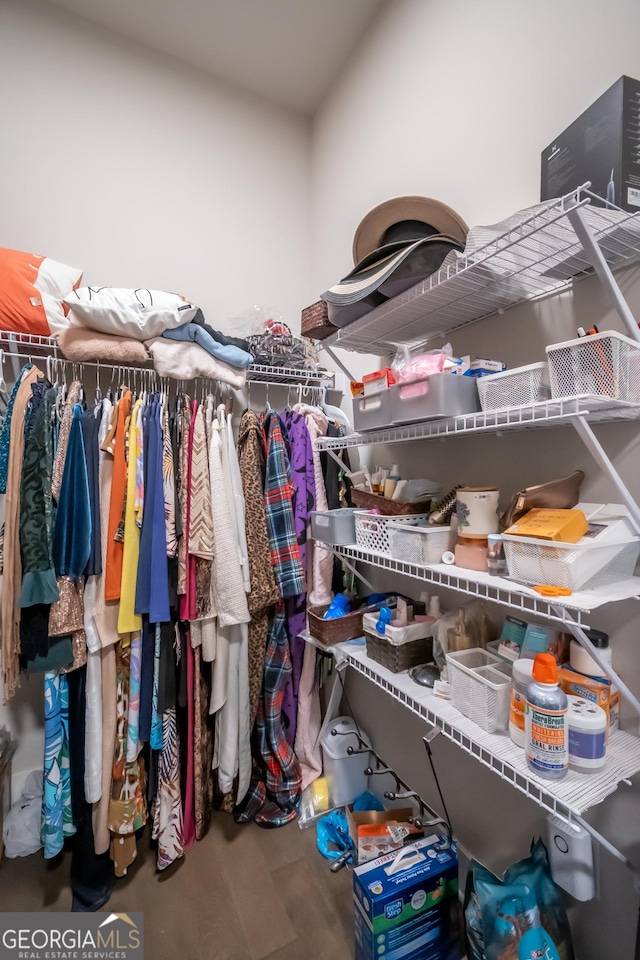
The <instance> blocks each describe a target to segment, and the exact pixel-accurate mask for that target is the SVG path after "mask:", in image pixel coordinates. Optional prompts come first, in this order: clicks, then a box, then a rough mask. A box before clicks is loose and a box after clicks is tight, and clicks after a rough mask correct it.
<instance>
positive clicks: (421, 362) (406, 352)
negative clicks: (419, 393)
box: [391, 343, 453, 383]
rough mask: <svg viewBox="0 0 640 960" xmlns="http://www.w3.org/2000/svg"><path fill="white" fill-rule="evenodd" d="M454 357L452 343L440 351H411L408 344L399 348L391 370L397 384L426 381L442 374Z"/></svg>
mask: <svg viewBox="0 0 640 960" xmlns="http://www.w3.org/2000/svg"><path fill="white" fill-rule="evenodd" d="M452 356H453V348H452V346H451V344H450V343H447V344H445V346H444V347H440V349H438V350H420V349H417V350H416V349H414V350H410V349H409V347H408V346H407V345H406V344H402V345H401V346H399V347H398V349H397V351H396V355H395V357H394V358H393V363H392V364H391V369H392V370H393V374H394V376H395V378H396V382H397V383H411V382H412V381H414V380H424V378H425V377H430V376H431V375H432V374H434V373H442V371H443V370H444V365H445V363H446V362H447V360H448V359H449V358H450V357H452Z"/></svg>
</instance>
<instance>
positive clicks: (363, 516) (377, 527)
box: [355, 510, 429, 553]
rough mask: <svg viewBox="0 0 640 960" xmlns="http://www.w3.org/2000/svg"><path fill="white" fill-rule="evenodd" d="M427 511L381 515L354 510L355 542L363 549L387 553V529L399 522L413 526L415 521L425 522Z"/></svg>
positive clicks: (388, 548)
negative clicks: (395, 515) (394, 515)
mask: <svg viewBox="0 0 640 960" xmlns="http://www.w3.org/2000/svg"><path fill="white" fill-rule="evenodd" d="M428 516H429V515H428V514H427V513H415V514H413V515H412V514H404V515H402V516H397V517H382V516H378V514H375V513H369V511H368V510H356V511H355V518H356V543H357V545H358V546H359V547H364V549H365V550H373V551H374V552H375V553H389V550H390V549H391V545H390V543H389V531H390V530H391V529H393V527H395V526H398V525H399V524H405V525H407V524H408V525H409V526H413V524H415V523H426V522H427V519H428Z"/></svg>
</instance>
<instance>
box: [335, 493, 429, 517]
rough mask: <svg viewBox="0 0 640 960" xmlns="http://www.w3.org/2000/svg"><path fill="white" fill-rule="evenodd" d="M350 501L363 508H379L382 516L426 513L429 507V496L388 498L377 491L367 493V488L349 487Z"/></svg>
mask: <svg viewBox="0 0 640 960" xmlns="http://www.w3.org/2000/svg"><path fill="white" fill-rule="evenodd" d="M351 502H352V503H353V505H354V506H356V507H361V508H362V509H363V510H379V511H380V513H381V514H382V516H383V517H398V516H402V515H406V514H416V513H428V512H429V510H430V508H431V497H424V498H423V499H422V500H415V501H414V502H413V503H409V501H407V500H390V499H389V497H381V496H380V494H378V493H369V491H368V490H357V489H356V488H355V487H352V488H351Z"/></svg>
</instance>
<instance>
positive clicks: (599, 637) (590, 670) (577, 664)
mask: <svg viewBox="0 0 640 960" xmlns="http://www.w3.org/2000/svg"><path fill="white" fill-rule="evenodd" d="M585 633H586V635H587V637H588V638H589V640H591V643H592V644H593V645H594V647H595V648H596V650H597V651H598V654H599V656H600V657H602V659H603V660H604V661H605V663H608V664H611V662H612V660H613V656H612V652H611V647H610V646H609V637H608V636H607V634H606V633H602V631H601V630H585ZM569 663H570V665H571V667H572V668H573V669H574V670H577V671H578V673H586V674H587V676H589V677H601V676H602V675H603V671H602V668H601V667H599V666H598V664H597V663H596V661H595V660H594V659H593V657H592V656H591V655H590V654H589V653H588V652H587V651H586V650H585V648H584V647H583V646H582V644H581V643H580V642H579V641H578V640H572V641H571V646H570V647H569Z"/></svg>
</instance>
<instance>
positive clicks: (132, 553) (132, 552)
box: [118, 400, 142, 703]
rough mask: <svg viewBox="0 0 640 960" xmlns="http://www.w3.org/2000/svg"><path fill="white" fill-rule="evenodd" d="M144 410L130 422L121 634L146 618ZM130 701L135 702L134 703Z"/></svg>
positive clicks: (133, 629)
mask: <svg viewBox="0 0 640 960" xmlns="http://www.w3.org/2000/svg"><path fill="white" fill-rule="evenodd" d="M141 409H142V400H136V402H135V404H134V405H133V410H132V411H131V420H130V423H129V443H128V453H129V456H128V461H127V486H126V500H125V510H124V544H123V549H122V580H121V582H120V607H119V610H118V633H134V632H136V631H139V630H141V629H142V617H141V616H140V614H139V613H137V612H136V610H135V605H136V602H135V601H136V587H137V580H138V559H139V556H140V527H139V526H138V524H137V522H136V501H137V497H136V484H137V476H138V474H137V465H138V459H139V457H140V455H141V453H142V430H141V427H140V414H141ZM129 702H130V703H131V701H129Z"/></svg>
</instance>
